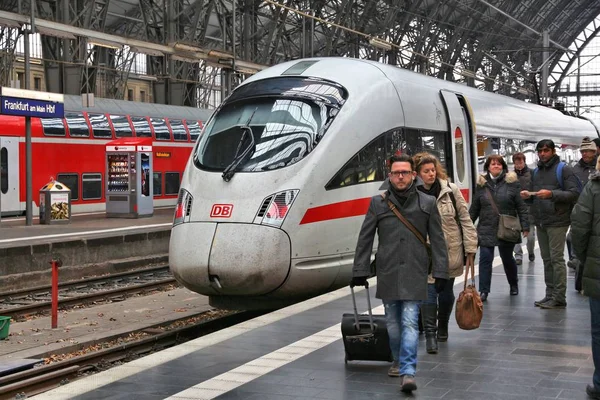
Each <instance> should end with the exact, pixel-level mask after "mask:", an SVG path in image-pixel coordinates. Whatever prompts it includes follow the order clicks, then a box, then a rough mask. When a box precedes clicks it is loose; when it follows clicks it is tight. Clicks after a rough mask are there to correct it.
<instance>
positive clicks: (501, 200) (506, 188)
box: [469, 172, 529, 247]
mask: <svg viewBox="0 0 600 400" xmlns="http://www.w3.org/2000/svg"><path fill="white" fill-rule="evenodd" d="M486 188H487V189H489V190H490V193H491V194H492V196H493V198H494V201H495V203H496V207H497V208H498V211H499V213H500V214H506V215H512V216H513V217H517V216H518V217H519V221H520V222H521V228H522V230H523V231H529V212H528V210H527V206H526V205H525V203H524V202H523V199H522V198H521V194H520V192H521V185H520V184H519V180H518V178H517V174H515V173H514V172H509V173H508V174H502V175H501V176H499V177H498V179H497V181H496V182H495V183H494V182H493V181H492V179H491V178H490V177H489V174H487V173H486V174H485V175H479V178H478V179H477V191H475V195H474V196H473V202H472V203H471V208H470V209H469V214H470V215H471V219H472V220H473V222H475V221H476V220H477V219H479V224H477V236H478V237H479V245H480V246H482V247H495V246H499V245H511V244H512V245H514V243H511V242H505V241H503V240H500V239H498V222H499V220H500V216H499V215H498V213H496V211H494V208H493V207H492V202H491V199H490V198H489V195H488V194H487V191H486ZM520 242H521V239H519V243H520Z"/></svg>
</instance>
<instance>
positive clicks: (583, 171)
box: [573, 158, 596, 186]
mask: <svg viewBox="0 0 600 400" xmlns="http://www.w3.org/2000/svg"><path fill="white" fill-rule="evenodd" d="M595 171H596V160H595V159H594V161H593V162H592V163H591V164H586V163H584V162H583V158H582V159H580V160H579V161H578V162H577V164H575V165H574V166H573V172H574V173H575V175H577V177H578V178H579V180H580V181H581V183H582V185H583V186H585V184H586V183H588V180H589V179H590V174H591V173H592V172H595Z"/></svg>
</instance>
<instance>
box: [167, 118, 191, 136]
mask: <svg viewBox="0 0 600 400" xmlns="http://www.w3.org/2000/svg"><path fill="white" fill-rule="evenodd" d="M169 124H170V125H171V131H173V139H175V140H179V141H187V132H186V131H185V126H183V121H182V120H180V119H170V120H169Z"/></svg>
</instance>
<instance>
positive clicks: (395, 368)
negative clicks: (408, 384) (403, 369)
mask: <svg viewBox="0 0 600 400" xmlns="http://www.w3.org/2000/svg"><path fill="white" fill-rule="evenodd" d="M388 376H391V377H398V376H400V369H399V368H398V361H394V362H393V363H392V366H391V367H390V369H388Z"/></svg>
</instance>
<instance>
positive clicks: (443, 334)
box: [437, 301, 454, 342]
mask: <svg viewBox="0 0 600 400" xmlns="http://www.w3.org/2000/svg"><path fill="white" fill-rule="evenodd" d="M453 306H454V301H453V302H451V303H449V304H446V303H443V302H442V303H440V305H439V307H440V308H439V310H438V331H437V338H438V340H439V341H440V342H447V341H448V321H450V314H452V307H453Z"/></svg>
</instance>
